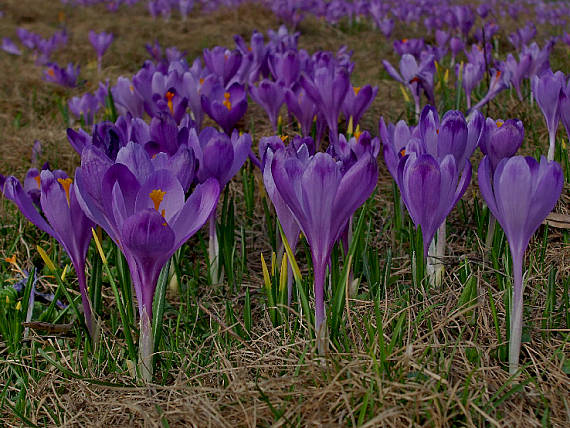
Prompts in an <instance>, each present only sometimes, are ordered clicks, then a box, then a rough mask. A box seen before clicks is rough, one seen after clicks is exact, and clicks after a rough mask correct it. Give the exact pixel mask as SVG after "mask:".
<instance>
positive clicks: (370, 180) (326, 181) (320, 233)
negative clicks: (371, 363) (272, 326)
mask: <svg viewBox="0 0 570 428" xmlns="http://www.w3.org/2000/svg"><path fill="white" fill-rule="evenodd" d="M271 172H272V175H273V180H274V182H275V187H276V188H277V191H278V192H279V194H280V195H281V197H282V198H283V200H284V201H285V203H286V204H287V206H288V207H289V209H290V210H291V212H292V213H293V215H294V216H295V218H296V220H297V223H298V224H299V226H300V227H301V229H302V230H303V234H304V235H305V236H306V238H307V241H308V243H309V246H310V247H311V256H312V259H313V270H314V292H315V329H316V333H317V347H318V350H319V352H320V353H325V352H326V345H327V327H326V316H325V302H324V283H325V270H326V266H327V264H328V263H329V261H330V255H331V252H332V249H333V246H334V243H335V242H336V241H337V240H338V238H339V236H340V233H341V232H342V230H343V229H344V227H345V226H346V224H347V222H348V220H349V218H350V216H352V215H353V214H354V212H355V211H356V209H357V208H358V207H360V206H361V205H362V204H363V203H364V202H365V201H366V199H367V198H368V197H369V196H370V194H371V193H372V191H373V190H374V187H375V186H376V181H377V179H378V169H377V165H376V159H374V158H373V157H372V156H370V155H365V156H363V157H362V158H361V159H359V160H358V162H356V163H355V164H354V165H353V166H352V167H351V168H350V169H348V170H347V171H346V172H345V173H344V174H343V173H342V168H341V165H340V164H339V163H337V162H336V161H335V159H334V158H333V157H332V156H330V155H329V154H327V153H317V154H316V155H314V156H311V157H308V156H307V157H305V156H298V155H295V156H290V155H288V154H287V152H286V151H285V150H279V151H277V152H276V153H275V157H274V158H273V162H272V164H271Z"/></svg>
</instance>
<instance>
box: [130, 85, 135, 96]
mask: <svg viewBox="0 0 570 428" xmlns="http://www.w3.org/2000/svg"><path fill="white" fill-rule="evenodd" d="M129 89H130V90H131V94H134V93H135V87H134V86H133V85H129Z"/></svg>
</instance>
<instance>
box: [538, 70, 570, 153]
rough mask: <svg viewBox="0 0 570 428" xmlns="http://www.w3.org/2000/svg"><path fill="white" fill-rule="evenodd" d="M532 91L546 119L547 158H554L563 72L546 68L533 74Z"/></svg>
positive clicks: (563, 81) (563, 79)
mask: <svg viewBox="0 0 570 428" xmlns="http://www.w3.org/2000/svg"><path fill="white" fill-rule="evenodd" d="M531 85H532V93H533V96H534V98H535V99H536V102H537V103H538V106H539V107H540V109H541V110H542V114H544V118H545V119H546V127H547V128H548V136H549V141H550V143H549V147H548V160H553V159H554V148H555V144H556V129H557V128H558V122H559V121H560V112H559V106H560V93H561V91H562V88H564V87H565V86H566V79H565V78H564V73H562V72H561V71H557V72H556V73H553V72H552V70H547V71H545V72H544V73H542V74H541V75H540V77H539V76H534V77H533V78H532V81H531Z"/></svg>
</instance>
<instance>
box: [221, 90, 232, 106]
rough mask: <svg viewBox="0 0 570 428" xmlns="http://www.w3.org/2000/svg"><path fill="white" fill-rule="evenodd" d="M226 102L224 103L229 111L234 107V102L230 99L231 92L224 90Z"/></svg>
mask: <svg viewBox="0 0 570 428" xmlns="http://www.w3.org/2000/svg"><path fill="white" fill-rule="evenodd" d="M224 98H225V99H224V102H223V103H222V104H223V105H224V106H225V107H226V108H227V109H228V111H229V110H231V109H232V102H231V101H230V93H229V92H224Z"/></svg>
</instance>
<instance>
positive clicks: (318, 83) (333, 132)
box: [301, 67, 350, 144]
mask: <svg viewBox="0 0 570 428" xmlns="http://www.w3.org/2000/svg"><path fill="white" fill-rule="evenodd" d="M301 85H303V88H304V89H305V91H306V93H307V95H308V96H309V97H310V98H311V99H312V100H313V102H314V103H315V105H316V106H317V108H318V109H319V111H320V112H321V113H322V115H323V117H324V119H325V120H326V122H327V125H328V127H329V138H330V141H331V142H332V143H333V144H334V142H335V141H336V140H337V139H338V116H339V114H340V111H341V109H342V104H343V101H344V99H345V97H346V93H347V92H348V89H349V87H350V77H349V75H348V72H347V71H346V70H345V69H344V68H333V67H321V68H318V69H317V70H316V71H315V75H314V78H313V79H311V78H310V77H308V76H307V75H306V74H302V75H301Z"/></svg>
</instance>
